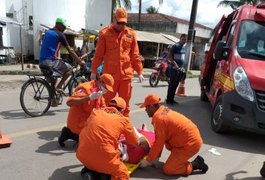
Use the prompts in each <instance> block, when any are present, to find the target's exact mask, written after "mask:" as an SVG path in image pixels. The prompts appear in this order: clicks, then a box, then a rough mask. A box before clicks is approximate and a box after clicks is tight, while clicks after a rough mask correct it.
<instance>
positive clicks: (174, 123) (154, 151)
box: [140, 94, 208, 175]
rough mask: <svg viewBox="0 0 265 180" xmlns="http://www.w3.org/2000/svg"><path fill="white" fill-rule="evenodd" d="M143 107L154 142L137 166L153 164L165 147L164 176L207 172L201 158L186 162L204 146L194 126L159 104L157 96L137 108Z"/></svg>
mask: <svg viewBox="0 0 265 180" xmlns="http://www.w3.org/2000/svg"><path fill="white" fill-rule="evenodd" d="M144 107H145V110H146V112H147V114H148V116H149V117H151V118H152V124H153V126H154V132H155V136H156V139H155V142H154V145H153V147H152V148H151V150H150V153H149V155H148V157H147V158H146V159H144V160H142V161H141V162H140V167H146V166H149V165H152V164H155V163H156V162H157V161H158V159H159V157H160V155H161V153H162V150H163V146H164V145H165V146H166V148H167V149H168V150H169V151H171V153H170V156H169V157H168V159H167V160H166V162H165V164H164V166H163V172H164V173H165V174H166V175H189V174H191V173H192V172H193V171H195V170H200V171H202V172H203V173H206V171H208V166H207V165H206V164H205V163H204V159H203V158H202V157H201V156H197V157H196V159H195V160H194V161H192V162H189V161H188V160H189V159H190V158H191V157H192V156H194V155H195V154H196V153H198V152H199V150H200V148H201V146H202V143H203V142H202V138H201V135H200V132H199V130H198V128H197V126H196V125H195V124H194V123H193V122H192V121H191V120H190V119H188V118H187V117H185V116H184V115H182V114H180V113H178V112H175V111H172V110H171V109H169V108H168V107H165V106H163V105H161V104H160V98H159V97H158V96H157V95H156V94H149V95H148V96H147V97H146V98H145V100H144V103H143V104H141V105H140V108H144Z"/></svg>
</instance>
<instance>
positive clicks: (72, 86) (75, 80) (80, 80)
mask: <svg viewBox="0 0 265 180" xmlns="http://www.w3.org/2000/svg"><path fill="white" fill-rule="evenodd" d="M87 81H88V80H87V79H86V78H84V77H81V76H79V77H76V78H73V79H72V82H70V83H69V86H68V90H69V96H71V95H72V94H73V92H74V89H75V88H76V86H78V84H80V83H84V82H87Z"/></svg>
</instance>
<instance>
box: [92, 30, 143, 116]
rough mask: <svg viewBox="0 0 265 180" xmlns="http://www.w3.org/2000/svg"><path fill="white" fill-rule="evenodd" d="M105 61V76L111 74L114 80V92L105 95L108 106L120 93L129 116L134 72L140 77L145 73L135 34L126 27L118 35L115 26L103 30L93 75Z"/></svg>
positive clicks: (94, 60) (94, 59)
mask: <svg viewBox="0 0 265 180" xmlns="http://www.w3.org/2000/svg"><path fill="white" fill-rule="evenodd" d="M103 61H104V63H103V74H104V73H108V74H111V75H112V77H113V79H114V86H113V92H108V93H106V94H105V95H104V97H105V99H106V103H107V104H108V103H109V101H110V100H111V99H112V98H114V97H115V96H116V94H117V93H118V94H119V96H120V97H122V98H123V99H124V100H125V102H126V104H127V107H126V109H125V111H124V115H125V116H128V115H129V108H130V105H129V102H130V98H131V91H132V86H131V79H132V78H133V76H134V75H133V71H134V70H135V71H136V72H137V73H138V75H141V74H142V71H143V66H142V63H141V60H140V55H139V48H138V44H137V40H136V35H135V32H134V31H133V30H132V29H130V28H128V27H125V29H124V30H123V31H122V32H120V33H118V32H116V31H115V29H114V27H113V25H110V26H108V27H105V28H103V29H102V30H101V31H100V32H99V40H98V43H97V47H96V53H95V56H94V57H93V61H92V65H91V70H92V72H93V73H96V72H97V68H98V66H99V65H100V64H102V62H103Z"/></svg>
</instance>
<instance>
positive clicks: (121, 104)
mask: <svg viewBox="0 0 265 180" xmlns="http://www.w3.org/2000/svg"><path fill="white" fill-rule="evenodd" d="M109 105H112V106H116V107H119V108H121V109H125V108H126V102H125V101H124V99H123V98H121V97H115V98H113V99H112V100H111V101H110V103H109Z"/></svg>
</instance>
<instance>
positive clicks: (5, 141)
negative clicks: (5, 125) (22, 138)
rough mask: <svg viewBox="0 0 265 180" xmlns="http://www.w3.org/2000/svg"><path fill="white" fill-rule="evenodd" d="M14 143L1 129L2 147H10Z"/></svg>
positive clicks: (0, 142)
mask: <svg viewBox="0 0 265 180" xmlns="http://www.w3.org/2000/svg"><path fill="white" fill-rule="evenodd" d="M11 144H12V141H11V140H10V139H9V138H8V137H7V136H4V135H2V132H1V130H0V148H5V147H9V146H10V145H11Z"/></svg>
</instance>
